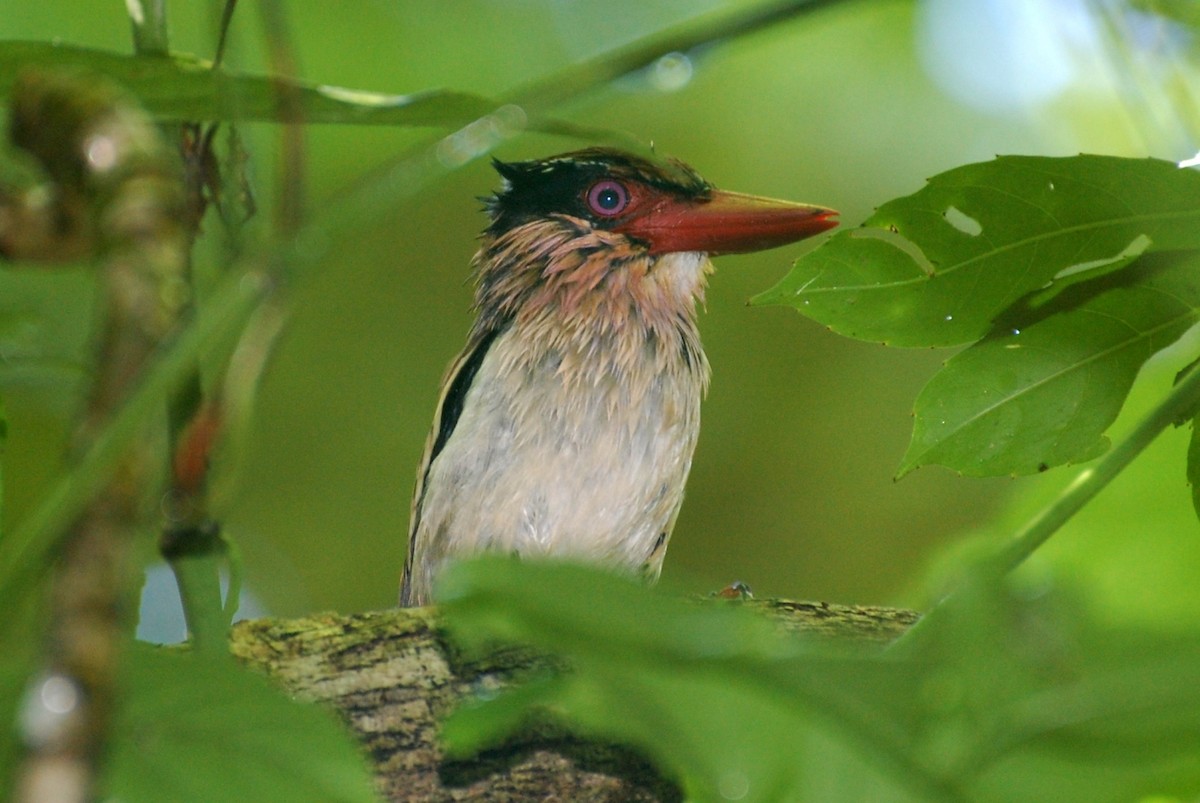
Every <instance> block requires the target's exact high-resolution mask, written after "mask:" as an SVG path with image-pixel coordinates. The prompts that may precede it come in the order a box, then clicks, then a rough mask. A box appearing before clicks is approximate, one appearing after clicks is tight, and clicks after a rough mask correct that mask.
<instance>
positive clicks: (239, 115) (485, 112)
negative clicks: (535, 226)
mask: <svg viewBox="0 0 1200 803" xmlns="http://www.w3.org/2000/svg"><path fill="white" fill-rule="evenodd" d="M26 67H39V68H45V67H56V68H61V67H66V68H72V69H86V70H90V71H94V72H98V73H101V74H103V75H106V76H108V77H109V78H111V79H112V80H114V81H116V82H117V83H119V84H121V85H122V86H124V87H125V88H126V89H128V90H129V91H130V92H132V93H133V94H135V95H136V96H137V97H138V100H139V101H140V102H141V103H142V105H143V106H145V107H146V109H147V110H148V111H149V112H150V113H151V114H153V115H154V116H155V117H157V118H158V119H160V120H237V121H268V122H280V121H282V120H284V119H287V117H286V116H285V114H284V111H283V110H282V109H281V108H280V102H279V98H280V92H282V91H286V92H289V93H290V97H291V99H292V100H294V102H295V104H296V106H297V107H298V110H299V114H300V117H301V119H302V120H303V121H304V122H307V123H341V124H353V125H391V126H460V125H466V124H468V123H471V122H474V121H475V120H478V119H480V118H487V119H488V120H492V121H493V122H494V123H496V124H504V125H510V126H516V127H518V128H519V127H523V126H525V125H528V126H529V127H530V128H534V129H537V130H541V131H546V132H549V133H562V134H569V135H576V134H578V133H580V132H582V131H583V129H577V128H574V127H572V126H570V125H568V124H565V123H558V122H554V121H547V120H533V121H527V120H526V119H525V116H524V113H523V112H521V111H520V110H519V109H515V108H514V109H512V110H511V113H505V114H501V115H500V116H499V117H496V116H495V115H496V114H497V107H498V106H500V105H501V104H499V103H496V102H494V101H491V100H488V99H487V98H484V97H481V96H479V95H473V94H470V93H466V92H451V91H447V90H433V91H426V92H417V93H413V94H403V95H396V94H387V93H382V92H371V91H367V90H360V89H350V88H346V87H338V86H325V85H317V84H308V83H303V82H299V81H293V80H290V79H280V78H274V77H269V76H257V75H245V74H241V73H236V72H230V71H228V70H224V69H220V70H215V71H214V70H213V69H212V65H211V64H210V63H209V62H206V61H204V60H202V59H198V58H195V57H193V56H187V55H180V54H173V55H172V56H170V57H166V58H160V57H153V56H127V55H121V54H118V53H109V52H105V51H102V50H93V49H91V48H85V47H79V46H75V45H65V44H51V43H48V42H0V98H3V99H7V97H8V96H9V94H10V93H11V91H12V86H13V82H14V81H15V79H16V76H17V75H18V74H19V73H20V71H21V70H22V69H24V68H26Z"/></svg>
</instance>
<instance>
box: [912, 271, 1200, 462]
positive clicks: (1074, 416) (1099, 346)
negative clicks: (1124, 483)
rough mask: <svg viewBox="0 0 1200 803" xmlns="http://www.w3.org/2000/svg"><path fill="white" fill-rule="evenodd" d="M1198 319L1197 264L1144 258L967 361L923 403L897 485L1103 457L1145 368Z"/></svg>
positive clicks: (1001, 334)
mask: <svg viewBox="0 0 1200 803" xmlns="http://www.w3.org/2000/svg"><path fill="white" fill-rule="evenodd" d="M1197 320H1200V257H1198V256H1197V255H1196V254H1179V253H1174V254H1162V255H1156V256H1153V257H1144V258H1142V259H1141V260H1139V261H1138V262H1137V263H1135V264H1134V265H1133V266H1131V267H1129V268H1127V269H1125V270H1124V271H1122V272H1120V273H1117V274H1110V275H1109V276H1106V277H1103V278H1101V279H1097V280H1094V281H1092V282H1085V283H1082V284H1077V285H1075V286H1073V287H1072V288H1071V289H1070V290H1068V291H1067V292H1064V293H1062V294H1061V295H1059V296H1057V297H1056V298H1055V299H1053V300H1052V301H1051V302H1049V303H1048V304H1047V305H1045V306H1044V307H1042V308H1036V309H1031V310H1025V311H1023V312H1022V313H1020V314H1015V313H1014V314H1011V315H1010V316H1009V317H1008V318H1007V320H1006V322H1005V328H1003V329H1000V330H998V331H996V332H994V333H992V334H990V335H989V336H987V337H986V338H984V339H983V340H981V341H979V342H978V343H976V344H975V345H973V346H971V347H970V348H968V349H966V350H965V351H963V352H960V353H959V354H957V355H956V356H954V357H953V358H951V359H950V360H949V361H947V363H946V365H945V367H944V368H943V369H942V370H941V372H939V373H938V374H937V375H935V376H934V377H933V379H932V380H931V381H930V382H929V384H927V385H926V386H925V388H924V389H923V390H922V391H921V394H920V395H919V396H918V397H917V403H916V423H915V425H914V427H913V437H912V441H911V443H910V444H909V447H908V452H907V453H906V454H905V456H904V459H903V462H902V464H901V467H900V472H899V473H900V475H904V474H905V473H907V472H909V471H912V470H913V469H915V468H918V467H920V466H923V465H930V464H939V465H943V466H946V467H948V468H951V469H953V470H955V471H959V472H962V473H963V474H968V475H971V476H995V475H1003V474H1030V473H1033V472H1036V471H1044V470H1045V469H1046V468H1049V467H1051V466H1057V465H1061V464H1064V463H1071V462H1079V461H1082V460H1087V459H1090V458H1093V457H1096V456H1098V455H1099V454H1100V453H1102V452H1103V451H1105V450H1106V449H1107V446H1108V441H1107V439H1106V438H1105V437H1104V431H1105V430H1106V429H1107V428H1108V426H1109V425H1110V424H1111V423H1112V422H1113V420H1114V419H1115V418H1116V417H1117V413H1118V412H1119V411H1120V409H1121V405H1122V404H1123V403H1124V401H1125V397H1126V395H1127V394H1128V392H1129V388H1130V387H1131V386H1132V384H1133V380H1134V378H1135V377H1136V376H1137V373H1138V371H1139V369H1140V368H1141V366H1142V364H1143V363H1144V362H1145V361H1146V360H1147V359H1149V358H1150V357H1151V356H1153V355H1154V354H1155V353H1156V352H1158V351H1159V350H1161V349H1163V348H1165V347H1166V346H1168V345H1170V344H1171V343H1173V342H1174V341H1175V340H1177V339H1178V338H1179V337H1180V336H1182V335H1183V333H1184V332H1186V331H1187V330H1188V329H1189V328H1190V327H1191V326H1192V325H1193V324H1194V323H1195V322H1196V321H1197Z"/></svg>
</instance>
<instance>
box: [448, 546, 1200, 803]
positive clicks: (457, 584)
mask: <svg viewBox="0 0 1200 803" xmlns="http://www.w3.org/2000/svg"><path fill="white" fill-rule="evenodd" d="M441 593H442V595H443V598H444V600H445V602H444V604H443V611H444V612H445V614H446V617H447V621H448V623H449V625H450V628H451V632H452V633H453V634H454V635H455V637H456V638H457V639H458V640H459V641H460V642H462V643H463V644H465V645H467V646H468V647H471V648H474V649H477V650H478V649H483V648H486V647H490V646H494V645H495V644H496V643H498V642H499V643H505V644H508V643H519V644H524V645H529V646H532V647H535V648H537V649H539V650H544V651H549V652H551V653H553V654H555V655H559V656H563V657H565V658H566V659H567V661H568V662H569V666H570V669H569V670H567V671H563V672H561V673H559V674H555V675H552V676H547V677H544V678H542V679H541V680H539V681H535V682H532V683H529V684H526V685H525V686H523V687H521V688H520V689H519V690H517V691H516V692H515V693H507V694H501V695H499V696H498V697H497V696H495V695H494V693H490V694H489V695H488V696H487V697H480V698H479V699H477V700H474V701H470V702H468V703H467V704H466V705H464V707H463V708H461V709H460V710H459V711H458V712H457V713H456V714H455V715H454V716H453V717H452V718H451V719H450V720H449V721H448V722H447V723H446V730H445V739H446V741H447V744H448V748H449V749H450V750H451V751H452V752H454V753H456V754H459V755H462V754H464V753H470V752H472V751H475V750H479V749H482V748H485V747H487V746H488V745H489V744H492V743H494V742H495V741H496V740H498V739H500V738H502V737H503V736H505V735H507V734H509V733H510V732H512V731H513V730H514V729H515V728H516V727H517V726H519V725H524V724H526V723H527V722H528V720H529V719H530V718H531V717H535V716H537V717H542V718H545V717H550V718H551V719H554V720H556V721H559V722H565V723H567V724H569V725H571V726H573V727H574V728H576V729H580V730H583V731H586V732H588V733H591V734H595V735H597V736H600V737H603V738H606V739H615V740H619V741H621V742H624V743H629V744H633V745H636V746H637V747H638V748H640V749H641V750H642V751H644V752H645V753H646V754H647V755H649V756H650V757H651V758H653V759H654V761H655V762H656V764H658V765H659V766H660V767H662V768H664V769H666V770H667V771H668V772H669V773H670V774H671V775H672V776H674V777H677V778H678V779H679V780H680V782H681V784H682V786H683V789H684V792H685V795H686V796H687V798H688V799H694V800H744V801H778V800H822V801H842V800H846V801H849V800H873V801H909V800H912V801H916V800H921V801H934V800H944V801H966V800H973V801H984V800H997V801H1000V800H1056V801H1089V802H1090V803H1099V801H1123V800H1133V799H1138V798H1139V797H1144V796H1147V795H1151V794H1163V795H1170V794H1178V795H1181V796H1187V795H1192V794H1195V792H1196V790H1197V789H1200V754H1198V753H1197V751H1196V744H1197V737H1198V736H1200V732H1198V728H1200V725H1198V723H1200V691H1198V689H1200V685H1198V683H1200V640H1198V639H1197V636H1196V633H1194V632H1193V633H1192V634H1191V635H1189V636H1188V637H1182V638H1180V637H1173V638H1168V639H1164V638H1150V637H1147V636H1146V635H1145V634H1143V633H1136V632H1128V631H1114V630H1113V629H1111V628H1107V627H1097V626H1096V625H1095V624H1094V623H1092V622H1091V621H1089V620H1088V619H1087V617H1085V616H1081V615H1080V613H1079V609H1078V606H1077V602H1076V601H1075V600H1072V599H1070V598H1069V596H1067V595H1063V594H1056V595H1043V596H1042V597H1040V598H1038V599H1033V600H1031V599H1028V598H1024V597H1023V596H1022V595H1019V594H1014V593H1013V592H1012V591H1011V590H1010V589H1008V588H1007V587H1005V586H1004V585H994V584H990V583H983V582H974V581H972V582H969V583H968V585H967V586H966V587H965V588H964V589H963V591H962V592H961V593H960V594H959V595H957V596H956V598H955V600H954V601H953V603H952V604H950V605H948V606H947V607H946V608H945V609H943V610H942V611H941V615H940V616H939V618H938V620H937V623H936V624H935V625H932V626H929V627H922V626H918V628H917V629H915V630H913V631H911V632H910V633H909V635H907V636H905V637H902V639H901V641H900V642H899V643H898V644H897V645H895V646H893V647H891V648H889V649H888V650H885V651H882V652H879V651H877V650H867V649H862V650H858V651H855V650H851V649H847V648H846V646H845V645H844V644H837V645H833V644H830V643H829V642H824V641H821V640H820V639H815V638H808V639H805V638H800V637H796V636H789V635H785V634H783V633H781V632H779V631H777V630H775V629H774V627H772V625H771V624H770V623H768V622H767V621H766V620H765V619H762V618H760V617H759V616H757V615H754V614H752V613H750V612H747V611H742V610H739V606H738V605H737V604H736V603H733V604H729V603H727V604H721V605H700V604H698V603H697V602H695V601H685V600H682V599H679V598H678V597H677V596H668V595H664V594H662V593H661V592H657V593H656V592H650V591H647V590H645V589H642V588H639V587H637V586H635V585H633V584H632V583H631V582H629V581H625V580H621V579H617V578H613V577H610V576H607V575H603V574H600V573H598V572H596V571H595V570H589V569H583V568H580V567H574V566H562V565H553V564H537V563H528V562H526V563H518V562H516V561H512V560H509V559H507V558H485V559H480V560H473V561H471V562H469V563H463V564H460V565H458V566H455V567H453V568H452V569H450V570H448V571H447V573H446V576H445V577H444V582H443V584H442V586H441Z"/></svg>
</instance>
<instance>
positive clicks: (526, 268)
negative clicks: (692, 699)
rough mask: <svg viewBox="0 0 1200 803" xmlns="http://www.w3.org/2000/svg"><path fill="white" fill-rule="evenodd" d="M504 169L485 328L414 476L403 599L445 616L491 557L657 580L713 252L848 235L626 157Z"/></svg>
mask: <svg viewBox="0 0 1200 803" xmlns="http://www.w3.org/2000/svg"><path fill="white" fill-rule="evenodd" d="M496 167H497V170H498V171H499V172H500V174H501V175H502V176H503V177H504V179H505V184H504V188H503V189H502V190H501V191H500V192H499V193H497V194H496V195H495V196H494V197H493V198H491V199H489V200H488V204H487V206H488V211H489V214H490V216H491V220H492V223H491V225H490V226H489V227H488V229H487V230H486V231H485V232H484V235H483V238H482V245H481V247H480V249H479V251H478V253H477V254H476V257H475V260H474V267H475V271H476V280H477V289H476V295H475V308H476V311H477V316H478V317H477V319H476V321H475V325H474V327H473V328H472V330H471V333H470V336H469V338H468V343H467V347H466V349H465V350H464V351H463V353H462V354H461V355H460V356H459V357H458V358H457V359H456V360H455V361H454V362H453V363H452V364H451V366H450V369H449V371H448V372H447V374H446V377H445V379H444V380H443V395H442V398H441V400H440V402H439V404H438V409H437V413H436V415H435V418H434V424H433V429H432V431H431V433H430V437H429V441H428V443H427V446H426V453H425V457H424V459H423V461H422V464H421V468H420V470H419V472H418V477H417V485H416V491H415V493H414V498H413V513H412V522H411V527H410V533H409V552H408V560H407V561H406V564H405V569H404V580H403V586H402V589H401V597H400V601H401V604H402V605H424V604H427V603H429V602H430V601H431V588H432V581H433V578H434V576H435V574H436V572H437V571H438V570H439V569H440V568H441V566H442V565H444V563H445V562H446V560H447V559H449V558H452V557H456V556H462V555H468V554H472V553H476V552H480V551H483V550H499V551H504V552H512V553H517V554H520V555H523V556H536V555H556V556H564V557H572V558H578V559H579V560H583V561H590V562H598V563H603V564H605V565H608V566H612V567H615V568H618V569H623V570H627V571H631V572H639V571H640V572H643V573H645V574H646V575H648V576H650V577H657V576H658V573H659V571H660V569H661V567H662V560H663V556H664V554H665V552H666V546H667V541H668V539H669V538H670V534H671V530H672V528H673V526H674V523H675V518H676V516H677V515H678V513H679V508H680V505H681V503H682V501H683V489H684V484H685V482H686V479H687V474H688V470H689V468H690V467H691V459H692V453H693V451H694V449H695V446H696V438H697V435H698V433H699V427H700V401H701V398H702V397H703V395H704V391H705V389H706V387H707V384H708V375H709V369H708V361H707V360H706V359H705V357H704V352H703V350H702V348H701V344H700V335H699V332H698V330H697V328H696V313H695V310H696V303H697V301H700V300H702V299H703V295H704V287H705V282H706V279H707V276H708V274H709V273H710V272H711V270H712V268H711V264H710V262H709V260H708V256H707V253H705V252H708V251H713V252H717V251H721V252H724V251H735V250H756V249H757V248H760V247H769V246H770V245H779V244H783V243H784V242H788V241H792V240H795V239H799V238H800V237H801V236H806V235H807V234H811V233H815V232H816V231H819V230H823V229H825V228H829V227H830V226H831V225H833V224H832V222H831V221H829V220H828V217H829V215H831V214H832V213H831V212H830V211H829V210H825V209H821V208H818V207H802V206H799V205H783V204H782V203H780V202H768V201H766V200H764V199H748V198H747V197H745V196H734V195H732V194H726V193H719V192H718V191H716V190H714V189H713V188H712V187H711V186H710V185H709V184H707V183H706V182H705V181H704V180H703V179H701V178H700V177H699V176H698V175H697V174H696V173H695V172H694V171H692V170H691V169H690V168H687V167H686V166H683V165H682V164H678V163H673V164H670V165H666V166H661V165H656V164H653V163H651V162H648V161H645V160H642V159H639V158H636V157H633V156H629V155H626V154H622V153H619V152H616V151H611V150H604V149H592V150H587V151H580V152H577V153H573V154H565V155H563V156H559V157H554V158H551V159H547V160H541V161H534V162H522V163H512V164H504V163H499V162H497V163H496ZM722 204H724V206H722ZM726 209H728V210H732V211H726V212H725V213H724V214H725V216H724V217H722V216H721V215H720V213H721V211H722V210H726ZM747 209H751V210H752V212H751V213H748V212H747V211H746V210H747ZM763 210H767V211H766V212H764V211H763ZM789 214H790V217H788V215H789ZM755 215H757V216H755ZM704 216H707V217H704ZM701 218H704V219H701ZM785 218H786V219H785ZM708 223H711V225H707V224H708ZM722 225H724V226H725V228H724V229H722V228H721V226H722ZM726 246H729V247H726ZM680 249H686V250H680Z"/></svg>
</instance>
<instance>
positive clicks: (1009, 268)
mask: <svg viewBox="0 0 1200 803" xmlns="http://www.w3.org/2000/svg"><path fill="white" fill-rule="evenodd" d="M1198 247H1200V173H1197V172H1196V171H1193V170H1185V169H1180V168H1178V167H1176V166H1175V165H1174V164H1173V163H1171V162H1164V161H1158V160H1153V159H1120V158H1116V157H1108V156H1075V157H1070V158H1047V157H1035V156H1005V157H1000V158H998V159H996V160H994V161H991V162H984V163H980V164H971V165H965V166H963V167H958V168H955V169H953V170H950V171H948V172H946V173H942V174H941V175H938V176H936V177H934V178H932V179H930V180H929V183H928V184H927V185H926V186H925V188H924V189H922V190H920V191H919V192H917V193H915V194H913V195H910V196H907V197H905V198H899V199H896V200H893V201H890V202H888V203H886V204H884V205H883V206H881V207H880V208H879V210H878V211H877V212H875V214H873V215H872V216H871V217H870V218H868V219H867V221H866V222H865V223H864V224H863V225H862V226H861V227H860V228H858V229H852V230H847V231H843V232H840V233H838V234H837V235H835V236H834V237H833V238H831V239H830V240H829V241H827V242H826V243H825V244H823V245H822V246H821V247H819V248H817V249H816V250H814V251H812V252H810V253H809V254H807V255H805V256H804V257H802V258H801V259H800V260H799V261H798V262H797V263H796V265H795V267H794V268H793V269H792V271H791V272H790V273H789V274H788V275H787V276H786V277H784V279H783V280H782V281H780V282H779V284H778V285H776V286H775V287H774V288H772V289H771V290H768V291H767V292H765V293H763V294H761V295H760V296H758V297H757V298H755V299H754V300H755V302H756V303H775V304H789V305H791V306H794V307H796V308H797V309H799V310H800V311H801V312H803V313H804V314H805V315H807V316H809V317H811V318H814V319H815V320H817V321H820V322H821V323H824V324H826V325H827V326H829V327H830V328H832V329H833V330H835V331H837V332H840V333H842V334H845V335H849V336H851V337H856V338H860V339H863V340H874V341H880V342H885V343H889V344H892V345H898V346H951V345H956V344H960V343H967V342H970V341H972V340H975V339H977V338H979V337H981V336H983V335H984V334H985V333H986V332H987V331H988V330H989V328H990V327H991V326H992V324H993V322H994V321H995V320H996V319H997V318H998V317H999V316H1000V315H1001V314H1002V313H1003V312H1004V310H1006V309H1007V308H1008V307H1009V306H1010V305H1012V304H1013V303H1014V302H1017V301H1018V300H1019V299H1022V298H1023V297H1025V296H1027V295H1029V294H1031V293H1042V294H1045V293H1046V288H1047V285H1052V286H1051V291H1053V289H1054V288H1053V284H1052V283H1056V280H1059V281H1058V282H1057V283H1061V284H1063V285H1069V284H1070V283H1073V282H1076V281H1079V280H1080V278H1085V277H1087V276H1089V275H1093V274H1094V273H1097V272H1107V271H1111V270H1112V269H1113V268H1114V267H1119V266H1120V265H1122V264H1124V263H1126V262H1128V261H1129V260H1130V258H1132V257H1134V256H1137V255H1138V254H1140V253H1143V252H1147V251H1155V250H1171V249H1182V248H1198ZM1063 280H1065V281H1063Z"/></svg>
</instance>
